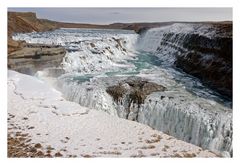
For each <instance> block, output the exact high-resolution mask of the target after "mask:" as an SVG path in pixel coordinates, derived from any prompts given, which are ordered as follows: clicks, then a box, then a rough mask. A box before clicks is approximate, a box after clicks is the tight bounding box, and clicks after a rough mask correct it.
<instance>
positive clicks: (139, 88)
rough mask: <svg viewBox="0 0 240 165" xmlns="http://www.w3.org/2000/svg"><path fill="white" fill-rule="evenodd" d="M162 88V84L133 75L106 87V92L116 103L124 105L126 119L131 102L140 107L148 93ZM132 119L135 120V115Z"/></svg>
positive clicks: (162, 89)
mask: <svg viewBox="0 0 240 165" xmlns="http://www.w3.org/2000/svg"><path fill="white" fill-rule="evenodd" d="M164 90H166V88H165V87H164V86H162V85H158V84H156V83H154V82H148V81H147V80H145V79H142V78H140V77H133V78H128V79H126V80H124V81H122V82H120V83H119V84H118V85H115V86H110V87H108V88H107V89H106V92H107V93H108V94H110V95H111V96H112V97H113V99H114V101H115V102H116V103H117V104H121V105H125V106H124V107H125V111H126V112H127V113H126V115H127V116H126V119H129V113H130V112H131V105H132V104H136V105H138V108H140V105H141V104H144V101H145V99H146V98H147V96H148V95H150V94H151V93H153V92H159V91H164ZM133 120H137V116H136V118H134V119H133Z"/></svg>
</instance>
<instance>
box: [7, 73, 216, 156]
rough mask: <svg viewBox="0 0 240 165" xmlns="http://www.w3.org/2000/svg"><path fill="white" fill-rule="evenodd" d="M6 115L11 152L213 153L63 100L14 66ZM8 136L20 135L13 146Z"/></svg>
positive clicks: (11, 138)
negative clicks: (18, 71) (18, 143)
mask: <svg viewBox="0 0 240 165" xmlns="http://www.w3.org/2000/svg"><path fill="white" fill-rule="evenodd" d="M8 116H9V118H8V134H9V145H10V146H8V147H9V152H12V153H9V156H11V157H21V156H22V157H27V156H34V157H51V156H61V157H76V156H77V157H144V156H150V157H215V156H216V155H215V154H213V153H211V152H209V151H206V150H202V149H201V148H200V147H197V146H194V145H192V144H188V143H186V142H183V141H180V140H177V139H175V138H174V137H171V136H168V135H166V134H163V133H162V132H159V131H156V130H153V129H152V128H150V127H148V126H146V125H142V124H139V123H136V122H132V121H129V120H124V119H120V118H118V117H115V116H111V115H108V114H106V113H104V112H101V111H96V110H94V109H89V108H85V107H81V106H80V105H78V104H76V103H72V102H69V101H66V100H65V99H63V98H62V97H61V93H59V92H58V91H56V90H54V89H52V88H50V87H49V86H48V85H46V84H45V83H44V82H42V81H39V80H38V79H36V78H34V77H31V76H27V75H23V74H20V73H17V72H14V71H9V72H8ZM13 139H14V140H15V141H14V140H13ZM13 141H14V142H15V143H16V141H17V142H18V141H23V144H24V145H23V144H22V145H20V146H18V150H17V151H18V152H16V149H14V145H12V146H11V144H12V143H11V142H13ZM24 146H25V147H24ZM15 147H16V146H15ZM14 151H15V152H14Z"/></svg>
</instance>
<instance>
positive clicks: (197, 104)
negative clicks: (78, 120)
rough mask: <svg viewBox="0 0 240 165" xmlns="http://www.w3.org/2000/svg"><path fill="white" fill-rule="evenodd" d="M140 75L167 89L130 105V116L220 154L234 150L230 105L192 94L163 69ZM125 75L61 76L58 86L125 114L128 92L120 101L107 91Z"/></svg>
mask: <svg viewBox="0 0 240 165" xmlns="http://www.w3.org/2000/svg"><path fill="white" fill-rule="evenodd" d="M137 76H138V77H142V78H146V79H148V80H149V81H151V82H155V83H157V84H160V85H163V86H165V87H166V88H167V90H166V91H165V92H155V93H152V94H151V95H149V96H148V97H147V98H146V99H145V103H144V104H141V106H140V108H138V107H139V106H138V105H131V112H130V114H129V119H130V120H131V119H135V117H136V116H138V119H137V122H140V123H143V124H146V125H148V126H150V127H151V128H154V129H156V130H159V131H163V132H166V133H168V134H170V135H171V136H174V137H176V138H178V139H181V140H184V141H186V142H189V143H192V144H194V145H198V146H200V147H202V148H206V149H209V150H211V151H214V152H217V153H219V154H224V155H226V153H228V156H229V155H230V154H231V152H232V133H233V130H232V110H231V109H229V108H227V107H224V106H223V105H221V104H219V103H217V102H215V101H213V100H208V99H204V98H201V97H197V96H195V95H193V94H191V93H190V92H188V91H187V90H186V89H185V88H184V86H183V85H182V84H179V83H177V82H176V81H175V80H174V78H173V77H172V76H171V75H170V74H168V73H167V72H166V70H164V69H155V71H149V70H146V71H142V72H141V73H140V74H138V75H137ZM126 78H127V77H126V76H116V77H106V76H105V77H94V78H92V79H90V80H89V81H87V82H84V83H82V84H81V85H79V84H77V83H76V82H75V81H69V80H68V79H67V78H66V77H65V78H62V77H61V78H60V79H59V80H58V82H57V86H58V89H59V90H60V91H61V92H62V93H63V95H64V97H65V98H66V99H67V100H70V101H74V102H76V103H79V104H80V105H82V106H86V107H90V108H94V109H97V110H100V111H104V112H106V113H108V114H111V115H115V116H118V117H121V118H126V116H127V115H126V114H127V113H128V111H127V109H128V105H129V102H127V100H128V99H127V96H126V98H125V97H124V98H123V99H122V100H121V101H119V104H117V103H116V102H115V101H114V100H113V99H112V98H111V96H110V95H109V94H107V92H106V88H107V87H108V86H113V85H116V84H118V83H119V82H121V81H123V80H124V79H126ZM149 100H151V101H149ZM120 103H121V104H120ZM135 120H136V119H135Z"/></svg>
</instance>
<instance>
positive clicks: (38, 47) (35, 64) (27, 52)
mask: <svg viewBox="0 0 240 165" xmlns="http://www.w3.org/2000/svg"><path fill="white" fill-rule="evenodd" d="M65 54H66V51H65V49H64V48H62V47H59V46H49V45H42V44H26V43H25V44H24V47H23V48H22V49H21V50H17V51H14V52H12V53H10V54H9V55H8V68H9V69H13V70H16V71H18V72H21V73H25V74H30V75H32V74H34V73H35V72H37V71H38V70H41V69H44V68H46V67H52V66H55V67H57V66H59V65H60V63H61V62H62V59H63V57H64V55H65Z"/></svg>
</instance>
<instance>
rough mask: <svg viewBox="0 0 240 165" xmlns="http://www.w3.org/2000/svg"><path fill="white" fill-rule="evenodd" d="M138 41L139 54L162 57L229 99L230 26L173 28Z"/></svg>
mask: <svg viewBox="0 0 240 165" xmlns="http://www.w3.org/2000/svg"><path fill="white" fill-rule="evenodd" d="M141 40H143V41H141V42H142V48H141V49H142V50H146V51H152V52H154V53H155V54H156V55H157V56H159V57H160V58H164V56H165V59H166V61H167V62H168V63H172V64H173V65H175V66H176V67H178V68H181V69H182V70H183V71H185V72H187V73H189V74H191V75H193V76H196V77H198V78H200V79H201V80H202V82H204V83H205V84H207V85H208V86H210V87H211V88H213V89H215V90H216V91H218V92H219V93H221V94H222V95H225V96H226V97H228V98H230V99H231V98H232V24H231V23H219V24H174V25H171V26H167V27H163V28H156V29H150V30H148V31H147V32H146V33H145V34H143V35H142V38H141ZM148 43H151V45H150V44H148ZM166 61H165V63H167V62H166Z"/></svg>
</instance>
